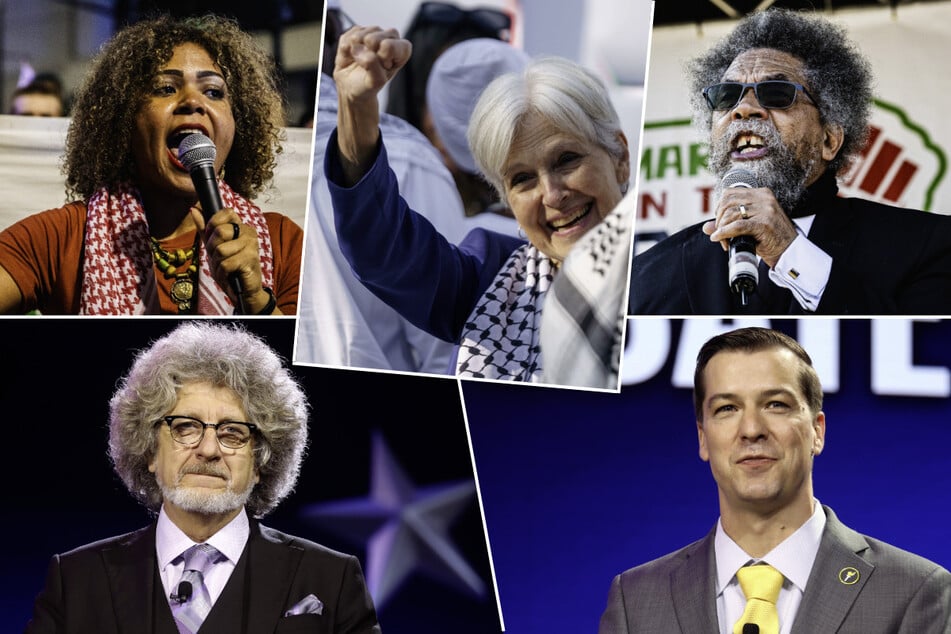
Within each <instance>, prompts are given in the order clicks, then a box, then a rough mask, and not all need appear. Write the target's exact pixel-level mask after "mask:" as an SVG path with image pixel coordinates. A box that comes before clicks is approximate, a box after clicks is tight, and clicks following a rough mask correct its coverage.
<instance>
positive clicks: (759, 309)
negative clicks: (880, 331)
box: [629, 196, 951, 315]
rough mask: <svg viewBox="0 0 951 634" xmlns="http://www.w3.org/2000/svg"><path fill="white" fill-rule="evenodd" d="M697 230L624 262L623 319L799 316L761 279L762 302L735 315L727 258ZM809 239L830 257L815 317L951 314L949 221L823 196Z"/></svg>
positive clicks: (787, 298)
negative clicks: (628, 265)
mask: <svg viewBox="0 0 951 634" xmlns="http://www.w3.org/2000/svg"><path fill="white" fill-rule="evenodd" d="M702 224H703V223H700V224H696V225H693V226H690V227H687V228H686V229H683V230H681V231H679V232H678V233H675V234H674V235H672V236H670V237H669V238H667V239H665V240H662V241H661V242H659V243H657V244H656V245H654V246H653V247H651V248H650V249H648V250H647V251H645V252H644V253H641V254H640V255H638V256H636V257H635V258H634V262H633V264H632V270H631V294H630V298H631V300H630V305H629V312H630V313H631V314H633V315H732V314H775V315H783V314H803V313H805V311H804V310H803V309H802V308H801V307H800V306H799V304H798V302H796V300H795V298H793V296H792V293H790V292H789V291H788V290H786V289H784V288H781V287H778V286H776V285H775V284H773V283H772V282H771V281H769V280H768V279H765V281H764V278H766V276H765V275H763V274H762V273H761V274H760V283H761V285H762V284H764V283H765V284H766V285H767V287H766V289H765V293H764V294H765V296H768V297H770V298H772V299H771V300H770V301H769V303H768V304H765V305H764V304H761V303H759V301H758V300H759V298H756V299H755V300H754V301H753V303H752V304H751V306H750V307H749V308H748V309H746V310H744V309H742V308H741V307H739V305H738V302H736V301H735V300H734V298H733V296H732V295H733V294H732V293H731V291H730V289H729V285H728V273H727V255H726V253H724V252H723V249H722V248H721V247H720V245H719V243H715V242H711V241H710V237H709V236H707V235H706V234H704V233H703V231H701V229H700V228H701V226H702ZM809 239H810V240H811V241H812V242H813V243H815V244H816V245H817V246H818V247H820V248H821V249H822V250H824V251H825V252H826V253H828V254H829V255H830V256H831V257H832V271H831V274H830V276H829V282H828V284H827V285H826V289H825V292H824V293H823V295H822V301H821V302H820V303H819V306H818V307H817V310H816V313H817V314H824V315H917V314H927V315H934V314H949V313H951V216H944V215H941V214H935V213H926V212H923V211H914V210H909V209H901V208H898V207H890V206H888V205H882V204H879V203H874V202H870V201H867V200H862V199H859V198H840V197H836V196H833V197H831V198H829V199H826V201H825V202H824V204H823V205H822V209H821V211H820V213H818V214H817V215H816V218H815V220H814V222H813V224H812V228H811V229H810V231H809Z"/></svg>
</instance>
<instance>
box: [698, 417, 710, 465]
mask: <svg viewBox="0 0 951 634" xmlns="http://www.w3.org/2000/svg"><path fill="white" fill-rule="evenodd" d="M697 441H698V443H699V444H700V459H701V460H703V461H704V462H710V452H709V451H708V450H707V437H706V436H705V435H704V433H703V421H700V420H698V421H697Z"/></svg>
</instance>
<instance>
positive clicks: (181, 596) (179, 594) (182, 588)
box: [171, 581, 192, 603]
mask: <svg viewBox="0 0 951 634" xmlns="http://www.w3.org/2000/svg"><path fill="white" fill-rule="evenodd" d="M191 598H192V584H191V582H190V581H182V582H181V583H179V584H178V590H177V591H176V592H173V593H172V596H171V599H172V601H174V602H176V603H185V602H186V601H188V600H189V599H191Z"/></svg>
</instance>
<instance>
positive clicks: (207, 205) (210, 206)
mask: <svg viewBox="0 0 951 634" xmlns="http://www.w3.org/2000/svg"><path fill="white" fill-rule="evenodd" d="M216 152H217V150H216V148H215V142H214V141H212V140H211V139H209V138H208V137H207V136H205V135H204V134H202V133H201V132H194V133H192V134H189V135H188V136H186V137H185V138H184V139H182V142H181V143H179V145H178V160H179V161H180V162H181V164H182V165H184V166H185V169H187V170H188V174H189V175H190V176H191V177H192V184H194V185H195V193H196V194H198V201H199V202H200V203H201V213H202V215H203V216H204V217H205V222H208V221H209V219H211V217H212V216H213V215H215V213H216V212H218V211H219V210H220V209H221V208H222V207H224V206H225V204H224V202H223V201H222V200H221V191H220V190H219V189H218V177H217V175H216V174H215V155H216ZM228 282H230V284H231V290H232V291H234V294H235V296H236V297H237V298H238V305H239V306H240V310H241V314H247V310H246V307H245V306H244V297H243V295H242V293H243V292H244V288H243V287H242V285H241V278H239V277H238V275H237V273H233V274H231V275H230V276H229V277H228Z"/></svg>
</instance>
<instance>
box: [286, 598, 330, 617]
mask: <svg viewBox="0 0 951 634" xmlns="http://www.w3.org/2000/svg"><path fill="white" fill-rule="evenodd" d="M323 612H324V604H323V602H322V601H321V600H320V599H318V598H317V597H316V596H315V595H313V594H308V595H307V596H306V597H304V598H303V599H301V600H300V601H298V602H297V603H295V604H294V607H292V608H291V609H290V610H288V611H287V612H285V613H284V616H295V615H297V614H323Z"/></svg>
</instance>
